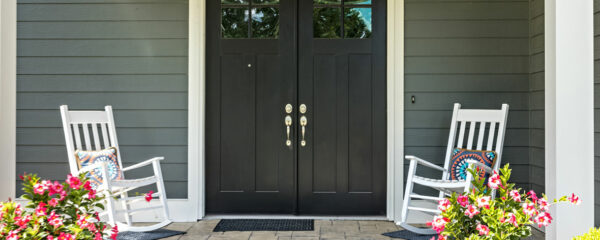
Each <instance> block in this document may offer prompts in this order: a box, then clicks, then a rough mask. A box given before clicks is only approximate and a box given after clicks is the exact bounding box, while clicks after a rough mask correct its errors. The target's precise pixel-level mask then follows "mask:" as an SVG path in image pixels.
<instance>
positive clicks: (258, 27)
mask: <svg viewBox="0 0 600 240" xmlns="http://www.w3.org/2000/svg"><path fill="white" fill-rule="evenodd" d="M221 37H222V38H278V37H279V0H221Z"/></svg>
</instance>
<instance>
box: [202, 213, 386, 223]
mask: <svg viewBox="0 0 600 240" xmlns="http://www.w3.org/2000/svg"><path fill="white" fill-rule="evenodd" d="M214 219H315V220H354V221H356V220H359V221H389V219H388V218H387V217H386V216H384V215H381V216H379V215H372V216H323V215H293V214H209V215H206V216H204V218H202V220H214Z"/></svg>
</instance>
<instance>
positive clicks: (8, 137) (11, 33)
mask: <svg viewBox="0 0 600 240" xmlns="http://www.w3.org/2000/svg"><path fill="white" fill-rule="evenodd" d="M0 29H2V31H0V133H2V134H0V152H1V153H2V158H0V165H1V166H2V167H1V168H0V183H2V184H0V201H6V200H7V199H8V198H12V199H14V198H15V194H16V193H15V191H16V190H15V189H16V181H15V180H16V163H17V161H16V159H17V158H16V146H17V138H16V132H17V123H16V121H17V117H16V116H17V1H16V0H1V1H0Z"/></svg>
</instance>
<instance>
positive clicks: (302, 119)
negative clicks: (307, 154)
mask: <svg viewBox="0 0 600 240" xmlns="http://www.w3.org/2000/svg"><path fill="white" fill-rule="evenodd" d="M307 124H308V119H306V116H302V117H300V126H302V140H301V141H300V146H303V147H304V146H306V140H305V139H304V135H305V134H306V125H307Z"/></svg>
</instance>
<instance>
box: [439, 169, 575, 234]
mask: <svg viewBox="0 0 600 240" xmlns="http://www.w3.org/2000/svg"><path fill="white" fill-rule="evenodd" d="M468 171H469V172H470V173H471V175H472V176H474V177H475V179H474V180H473V181H472V188H471V191H470V192H468V193H463V194H461V195H459V194H457V193H453V194H452V195H451V196H450V197H449V198H447V199H444V200H441V201H439V205H438V208H439V210H440V211H441V214H440V215H439V216H436V217H435V218H434V220H433V221H432V222H430V223H429V224H430V225H431V226H432V228H433V229H434V230H436V231H437V232H438V233H439V234H440V239H494V240H500V239H509V240H513V239H514V240H517V239H521V238H525V237H528V236H530V235H531V225H532V224H538V225H539V226H540V227H541V226H547V225H548V224H550V223H551V221H552V217H551V216H550V214H549V213H548V212H547V211H548V208H549V206H550V204H549V203H548V201H547V198H546V196H545V195H543V196H542V197H541V198H538V197H537V195H536V194H535V192H533V191H529V192H528V193H525V192H524V191H522V190H521V189H520V188H515V184H514V183H510V182H508V180H509V179H510V175H511V169H510V167H509V165H508V164H507V165H505V166H504V167H503V168H502V169H500V174H498V173H496V172H494V173H493V174H492V175H491V176H490V178H489V179H487V181H486V179H482V178H479V174H477V172H476V170H474V169H469V170H468ZM492 195H495V196H496V198H494V199H492V198H491V196H492ZM567 201H571V202H572V203H574V204H578V203H579V198H578V197H577V196H576V195H574V194H573V195H571V197H569V198H567V197H566V196H565V197H561V198H560V199H558V200H555V201H554V203H558V202H567Z"/></svg>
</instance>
